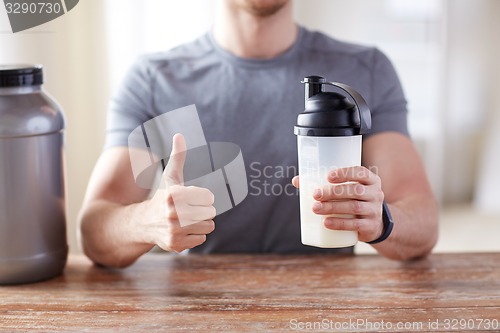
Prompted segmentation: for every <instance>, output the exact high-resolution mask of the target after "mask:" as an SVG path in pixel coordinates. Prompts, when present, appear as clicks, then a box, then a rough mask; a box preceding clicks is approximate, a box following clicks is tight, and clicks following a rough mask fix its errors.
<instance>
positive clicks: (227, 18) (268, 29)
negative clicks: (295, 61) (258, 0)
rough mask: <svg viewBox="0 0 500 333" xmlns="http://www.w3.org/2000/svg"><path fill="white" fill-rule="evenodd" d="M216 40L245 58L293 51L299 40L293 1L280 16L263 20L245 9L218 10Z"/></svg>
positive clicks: (280, 11)
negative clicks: (297, 39)
mask: <svg viewBox="0 0 500 333" xmlns="http://www.w3.org/2000/svg"><path fill="white" fill-rule="evenodd" d="M216 15H217V18H216V20H215V25H214V28H213V29H214V30H213V33H214V38H215V41H216V42H217V44H219V45H220V46H221V47H222V48H223V49H225V50H227V51H229V52H230V53H232V54H234V55H236V56H238V57H241V58H254V59H270V58H273V57H276V56H278V55H280V54H281V53H283V52H285V51H286V50H287V49H289V48H290V47H291V46H292V45H293V43H294V42H295V40H296V38H297V31H298V28H297V25H296V24H295V23H294V22H293V17H292V2H289V3H288V4H287V5H285V6H284V7H283V8H281V10H279V11H278V12H277V13H275V14H273V15H271V16H268V17H259V16H256V15H254V14H251V13H249V12H247V11H245V10H242V9H241V8H234V7H231V6H224V5H220V6H218V7H217V14H216Z"/></svg>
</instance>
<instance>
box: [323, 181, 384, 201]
mask: <svg viewBox="0 0 500 333" xmlns="http://www.w3.org/2000/svg"><path fill="white" fill-rule="evenodd" d="M313 198H314V199H316V200H318V201H332V200H346V199H354V200H359V201H383V200H384V193H383V192H382V190H381V189H380V187H379V186H377V185H371V186H366V185H362V184H358V183H344V184H336V185H333V184H330V185H325V186H322V187H320V188H318V189H316V190H315V191H314V193H313Z"/></svg>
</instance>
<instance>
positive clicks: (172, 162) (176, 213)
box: [138, 134, 216, 252]
mask: <svg viewBox="0 0 500 333" xmlns="http://www.w3.org/2000/svg"><path fill="white" fill-rule="evenodd" d="M185 160H186V142H185V140H184V137H183V136H182V135H181V134H176V135H175V136H174V138H173V145H172V152H171V154H170V159H169V161H168V164H167V166H166V168H165V171H164V172H163V176H162V178H163V179H162V181H164V182H165V183H166V188H160V189H158V190H157V191H156V193H155V195H154V196H153V198H152V199H151V200H148V201H145V202H144V205H146V207H145V208H146V210H145V211H146V212H148V215H149V216H147V217H146V218H144V219H140V220H141V222H140V223H141V225H140V226H139V228H138V230H139V233H140V235H141V238H142V239H143V240H144V242H146V243H149V244H155V245H158V246H159V247H161V248H162V249H163V250H166V251H173V252H181V251H184V250H186V249H190V248H193V247H195V246H198V245H200V244H202V243H204V242H205V240H206V235H207V234H209V233H211V232H212V231H214V229H215V223H214V221H213V218H214V217H215V215H216V212H215V207H214V206H213V204H214V195H213V193H212V192H211V191H210V190H208V189H206V188H201V187H195V186H187V187H186V186H184V176H183V169H184V162H185Z"/></svg>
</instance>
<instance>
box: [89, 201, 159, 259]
mask: <svg viewBox="0 0 500 333" xmlns="http://www.w3.org/2000/svg"><path fill="white" fill-rule="evenodd" d="M145 209H146V208H145V205H144V203H137V204H131V205H127V206H123V205H120V204H117V203H114V202H110V201H106V200H95V201H93V202H90V203H88V205H87V207H86V208H85V209H84V210H83V213H82V214H81V216H80V231H81V243H82V246H83V250H84V252H85V254H86V255H87V256H88V257H89V258H90V259H91V260H92V261H94V262H95V263H98V264H101V265H104V266H111V267H126V266H129V265H131V264H132V263H133V262H134V261H135V260H137V259H138V258H139V257H140V256H141V255H142V254H144V253H146V252H147V251H149V250H150V249H151V248H152V247H153V244H149V243H147V242H144V240H142V239H141V236H140V233H139V232H138V231H139V230H137V227H134V226H135V225H137V221H138V219H141V218H144V216H146V214H145Z"/></svg>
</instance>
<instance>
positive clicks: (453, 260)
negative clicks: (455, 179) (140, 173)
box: [0, 253, 500, 332]
mask: <svg viewBox="0 0 500 333" xmlns="http://www.w3.org/2000/svg"><path fill="white" fill-rule="evenodd" d="M13 330H22V331H38V332H39V331H77V332H84V331H90V332H106V331H109V332H121V331H144V332H151V331H162V332H194V331H200V332H221V331H227V332H270V331H276V332H293V331H302V332H304V331H307V332H379V331H381V332H384V331H385V332H396V331H398V332H435V331H442V332H459V331H460V332H463V331H467V330H468V331H474V332H477V331H480V330H485V331H486V330H489V331H494V332H499V331H500V253H497V254H438V255H432V256H430V257H429V258H427V259H424V260H421V261H414V262H407V263H401V262H395V261H390V260H388V259H385V258H382V257H379V256H369V255H365V256H341V257H336V256H327V255H316V256H310V255H309V256H276V255H272V256H270V255H205V256H203V255H189V256H184V255H166V254H148V255H146V256H145V257H143V258H141V259H140V260H139V261H138V262H137V263H136V264H134V265H133V266H132V267H130V268H127V269H124V270H115V269H104V268H98V267H95V266H93V265H92V264H91V263H90V262H89V261H88V260H87V259H85V258H84V257H81V256H72V257H70V258H69V263H68V266H67V268H66V271H65V274H64V275H63V276H60V277H58V278H55V279H53V280H50V281H46V282H41V283H36V284H31V285H22V286H7V287H5V286H4V287H0V331H13Z"/></svg>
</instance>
